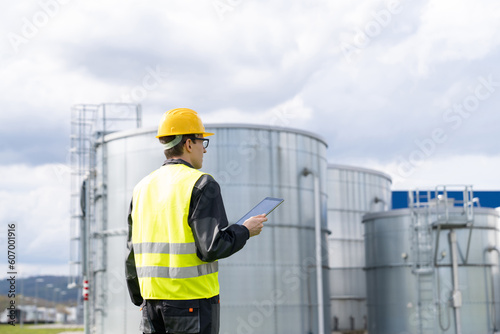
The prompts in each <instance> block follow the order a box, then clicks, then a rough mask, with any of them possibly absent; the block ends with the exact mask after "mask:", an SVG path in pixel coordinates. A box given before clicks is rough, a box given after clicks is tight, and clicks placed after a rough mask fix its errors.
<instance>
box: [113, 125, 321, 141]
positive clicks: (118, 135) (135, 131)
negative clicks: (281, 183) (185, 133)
mask: <svg viewBox="0 0 500 334" xmlns="http://www.w3.org/2000/svg"><path fill="white" fill-rule="evenodd" d="M205 128H224V129H255V130H268V131H282V132H291V133H296V134H301V135H304V136H308V137H311V138H314V139H316V140H319V141H321V142H322V143H323V144H325V145H326V146H327V147H328V143H327V142H326V140H325V139H324V138H323V137H321V136H319V135H317V134H315V133H313V132H309V131H306V130H300V129H294V128H287V127H280V126H270V125H262V124H246V123H205ZM156 130H157V128H156V127H148V128H140V129H131V130H124V131H117V132H113V133H111V134H109V135H106V136H105V137H104V141H105V142H109V141H112V140H116V139H119V138H124V137H133V136H138V135H142V134H145V133H148V132H152V133H155V132H156ZM215 135H217V134H215Z"/></svg>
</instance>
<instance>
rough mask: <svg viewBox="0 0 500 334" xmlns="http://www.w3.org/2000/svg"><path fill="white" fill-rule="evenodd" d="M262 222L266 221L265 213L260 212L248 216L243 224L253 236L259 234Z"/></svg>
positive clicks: (262, 225)
mask: <svg viewBox="0 0 500 334" xmlns="http://www.w3.org/2000/svg"><path fill="white" fill-rule="evenodd" d="M264 222H267V218H266V215H265V214H262V215H258V216H253V217H250V218H248V219H247V220H245V222H244V223H243V226H245V227H246V228H247V229H248V231H249V232H250V237H253V236H256V235H259V234H260V231H262V228H263V227H264V224H263V223H264Z"/></svg>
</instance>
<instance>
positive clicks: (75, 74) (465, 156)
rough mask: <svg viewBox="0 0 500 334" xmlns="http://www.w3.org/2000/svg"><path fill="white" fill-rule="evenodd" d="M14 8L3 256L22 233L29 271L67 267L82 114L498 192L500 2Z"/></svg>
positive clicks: (0, 50)
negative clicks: (258, 128) (136, 116)
mask: <svg viewBox="0 0 500 334" xmlns="http://www.w3.org/2000/svg"><path fill="white" fill-rule="evenodd" d="M2 1H3V2H4V7H3V8H6V9H8V10H3V11H2V12H1V13H0V91H1V94H0V222H1V223H2V227H1V231H0V247H3V248H7V233H8V224H12V223H15V225H16V231H15V233H16V236H17V239H16V247H17V253H16V254H17V255H16V256H17V263H19V266H18V267H17V269H18V270H19V274H20V275H21V276H24V277H26V276H32V275H52V274H55V275H67V274H68V273H69V270H68V260H69V255H68V249H69V241H68V238H66V237H65V236H68V235H69V193H70V178H69V146H70V140H69V136H70V116H71V108H72V107H73V106H75V105H78V104H101V103H108V102H125V103H137V104H141V106H142V112H143V126H144V127H155V126H157V123H158V121H159V119H160V117H161V115H162V114H163V113H164V112H165V111H166V110H169V109H171V108H176V107H189V108H192V109H194V110H196V111H198V112H199V114H200V116H201V117H202V119H203V121H204V122H205V123H224V122H231V123H235V122H237V123H253V124H262V125H274V126H284V127H290V128H296V129H301V130H306V131H310V132H313V133H316V134H318V135H319V136H321V137H323V138H324V139H325V140H326V141H327V142H328V144H329V147H328V159H329V162H331V163H336V164H342V165H351V166H358V167H364V168H371V169H375V170H379V171H382V172H385V173H387V174H389V175H390V176H391V177H392V180H393V189H394V190H404V189H413V188H416V187H418V188H420V189H425V188H434V187H435V186H436V185H441V184H470V185H472V186H473V187H474V189H476V190H500V178H499V177H498V171H499V170H500V149H499V142H500V140H499V139H500V131H499V130H500V112H499V111H500V108H499V107H500V61H499V60H500V2H498V1H497V0H476V1H465V0H453V1H452V0H442V1H425V0H423V1H412V0H389V1H378V0H359V1H326V0H316V1H299V0H287V1H284V0H272V1H265V2H264V1H256V0H253V1H252V0H209V1H203V2H200V1H196V2H195V1H191V0H182V1H178V0H171V1H158V0H151V1H136V0H131V1H125V2H124V1H116V0H101V1H77V0H39V1H32V0H26V1H19V2H7V1H5V0H2ZM0 261H4V262H0V263H4V264H3V265H2V266H3V267H4V268H3V269H1V268H0V277H1V276H6V275H7V271H8V270H7V262H6V261H7V259H1V260H0Z"/></svg>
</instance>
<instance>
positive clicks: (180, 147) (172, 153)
mask: <svg viewBox="0 0 500 334" xmlns="http://www.w3.org/2000/svg"><path fill="white" fill-rule="evenodd" d="M189 137H192V135H183V136H182V140H181V141H180V142H179V144H177V145H175V146H174V147H172V148H169V149H166V150H164V151H163V153H165V157H167V159H171V158H173V157H178V156H181V155H182V154H183V153H184V143H185V142H186V138H189ZM174 139H175V136H165V137H160V138H158V140H159V141H160V143H162V144H166V143H169V142H171V141H172V140H174Z"/></svg>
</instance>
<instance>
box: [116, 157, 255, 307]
mask: <svg viewBox="0 0 500 334" xmlns="http://www.w3.org/2000/svg"><path fill="white" fill-rule="evenodd" d="M168 164H185V165H186V166H189V167H191V168H193V166H191V165H190V164H189V163H188V162H186V161H184V160H181V159H169V160H167V161H165V163H164V164H163V165H168ZM131 214H132V202H131V203H130V209H129V214H128V239H127V247H128V250H129V253H128V256H127V259H126V261H125V274H126V279H127V285H128V290H129V293H130V298H131V299H132V302H133V303H134V304H135V305H138V306H139V305H141V303H142V301H143V299H142V296H141V293H140V289H139V280H138V278H137V271H136V267H135V260H134V248H133V245H132V224H133V221H132V215H131ZM188 224H189V226H190V227H191V229H192V231H193V235H194V240H195V244H196V249H197V255H198V257H199V258H200V259H201V260H202V261H205V262H212V261H215V260H218V259H223V258H225V257H228V256H230V255H232V254H234V253H236V252H237V251H239V250H240V249H242V248H243V246H245V243H246V241H247V240H248V238H249V237H250V232H249V231H248V229H247V228H246V227H245V226H242V225H231V226H229V227H228V225H229V223H228V220H227V216H226V210H225V209H224V203H223V201H222V196H221V193H220V186H219V184H218V183H217V181H215V180H214V178H213V177H212V176H210V175H208V174H204V175H202V176H201V177H200V178H199V179H198V181H196V184H195V185H194V188H193V193H192V195H191V203H190V205H189V216H188ZM226 227H227V228H226Z"/></svg>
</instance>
